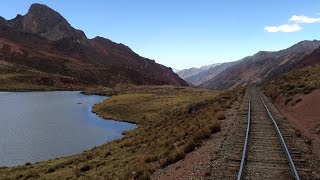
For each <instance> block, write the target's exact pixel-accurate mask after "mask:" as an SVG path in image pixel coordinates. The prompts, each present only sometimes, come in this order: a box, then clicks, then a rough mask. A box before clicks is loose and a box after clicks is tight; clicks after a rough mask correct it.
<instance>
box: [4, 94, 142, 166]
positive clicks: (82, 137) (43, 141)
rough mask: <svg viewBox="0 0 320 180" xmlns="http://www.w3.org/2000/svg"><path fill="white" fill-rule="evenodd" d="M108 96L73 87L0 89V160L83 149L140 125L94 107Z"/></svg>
mask: <svg viewBox="0 0 320 180" xmlns="http://www.w3.org/2000/svg"><path fill="white" fill-rule="evenodd" d="M104 99H106V97H104V96H95V95H90V96H88V95H84V94H81V93H80V92H75V91H53V92H0V166H14V165H19V164H25V163H26V162H31V163H32V162H37V161H43V160H48V159H52V158H56V157H61V156H68V155H73V154H77V153H81V152H82V151H84V150H87V149H90V148H93V147H94V146H99V145H102V144H104V143H106V142H108V141H112V140H115V139H118V138H121V137H122V132H123V131H124V130H131V129H134V128H136V127H137V126H136V125H134V124H130V123H125V122H117V121H112V120H105V119H103V118H100V117H99V116H97V115H96V114H94V113H92V112H91V110H92V107H93V105H94V104H96V103H98V102H101V101H103V100H104Z"/></svg>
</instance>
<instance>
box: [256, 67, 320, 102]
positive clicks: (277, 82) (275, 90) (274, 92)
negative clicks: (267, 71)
mask: <svg viewBox="0 0 320 180" xmlns="http://www.w3.org/2000/svg"><path fill="white" fill-rule="evenodd" d="M318 88H320V65H314V66H309V67H306V68H303V69H300V70H294V71H291V72H289V73H287V74H284V75H281V76H280V77H278V78H276V79H274V80H272V81H271V82H269V83H267V84H266V85H264V86H262V90H263V92H264V93H265V94H266V95H267V96H268V97H270V98H271V99H272V100H275V99H276V98H277V97H278V96H279V95H281V94H282V95H285V96H287V97H289V96H292V95H295V94H309V93H310V92H311V91H313V90H315V89H318Z"/></svg>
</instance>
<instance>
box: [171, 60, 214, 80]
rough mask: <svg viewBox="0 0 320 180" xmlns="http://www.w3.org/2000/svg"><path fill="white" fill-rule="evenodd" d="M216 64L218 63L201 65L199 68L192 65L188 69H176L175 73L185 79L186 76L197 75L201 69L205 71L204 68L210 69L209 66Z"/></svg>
mask: <svg viewBox="0 0 320 180" xmlns="http://www.w3.org/2000/svg"><path fill="white" fill-rule="evenodd" d="M217 65H219V63H216V64H211V65H206V66H201V67H200V68H196V67H192V68H189V69H183V70H180V71H177V74H178V75H179V77H181V78H182V79H186V78H188V77H191V76H194V75H197V74H199V73H201V72H202V71H206V70H208V69H210V68H211V67H215V66H217Z"/></svg>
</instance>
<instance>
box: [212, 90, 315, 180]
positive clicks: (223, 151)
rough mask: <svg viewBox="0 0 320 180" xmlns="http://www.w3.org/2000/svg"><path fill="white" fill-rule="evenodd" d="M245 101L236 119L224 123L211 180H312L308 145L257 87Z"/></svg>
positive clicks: (215, 154) (249, 91) (213, 163)
mask: <svg viewBox="0 0 320 180" xmlns="http://www.w3.org/2000/svg"><path fill="white" fill-rule="evenodd" d="M244 101H247V102H248V103H247V104H246V103H242V105H241V106H240V107H239V109H238V111H237V113H236V119H235V120H231V121H228V122H225V123H226V124H225V125H226V127H228V128H227V129H226V130H225V134H224V140H223V143H222V144H221V147H220V150H219V151H217V152H216V153H213V155H212V157H214V158H213V160H212V170H211V176H210V177H209V178H208V179H233V180H234V179H259V180H260V179H277V180H278V179H280V180H281V179H285V180H287V179H311V177H312V170H310V169H309V168H310V167H311V166H310V160H309V159H308V158H310V157H309V156H307V155H306V151H305V149H304V148H305V144H302V143H301V139H299V138H297V137H296V134H295V131H294V129H292V127H291V126H290V124H289V123H288V121H286V119H284V118H282V117H281V116H279V114H278V113H276V108H275V107H274V106H273V105H272V103H270V102H269V101H268V99H267V98H266V97H265V96H264V95H263V94H260V93H259V92H258V91H257V89H256V88H255V87H249V88H248V90H247V93H246V95H245V96H244ZM276 124H277V125H276ZM277 129H278V130H277ZM280 134H281V135H280ZM281 139H282V140H281ZM281 141H282V142H281ZM298 142H299V143H298ZM284 144H285V145H284ZM244 147H245V151H243V150H244ZM302 147H304V148H303V150H302ZM290 159H291V160H290ZM306 159H307V160H306Z"/></svg>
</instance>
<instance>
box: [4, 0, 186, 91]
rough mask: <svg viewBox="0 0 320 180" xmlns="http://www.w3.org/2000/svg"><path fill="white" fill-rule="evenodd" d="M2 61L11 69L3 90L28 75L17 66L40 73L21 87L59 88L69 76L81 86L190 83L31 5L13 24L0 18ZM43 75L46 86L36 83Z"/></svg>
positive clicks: (123, 47)
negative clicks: (62, 79)
mask: <svg viewBox="0 0 320 180" xmlns="http://www.w3.org/2000/svg"><path fill="white" fill-rule="evenodd" d="M0 60H1V61H2V62H6V63H8V64H10V67H11V68H9V69H10V70H9V69H8V68H6V72H7V75H6V76H5V75H3V77H5V78H2V79H0V85H2V86H4V85H5V84H6V85H7V84H8V83H10V82H12V83H16V82H17V81H15V80H17V79H19V77H24V76H25V74H24V73H23V72H20V73H18V74H17V73H16V71H17V70H16V69H15V67H16V68H18V67H20V68H23V69H24V70H26V71H28V72H30V71H32V72H35V71H36V72H38V73H37V74H34V75H33V76H28V77H29V78H30V79H28V81H26V80H25V78H23V79H20V80H18V82H19V83H27V82H31V83H35V82H37V83H36V84H35V85H43V86H53V87H55V86H56V84H55V83H53V81H54V79H55V78H57V77H65V78H70V79H72V80H73V83H76V84H78V85H80V86H96V85H102V86H115V85H117V84H127V83H129V84H135V85H163V84H171V85H178V86H179V85H185V86H186V85H187V83H186V82H185V81H184V80H182V79H180V78H179V77H178V76H177V75H176V74H175V73H173V72H172V70H171V68H168V67H165V66H163V65H160V64H157V63H155V61H153V60H149V59H147V58H143V57H141V56H139V55H138V54H136V53H134V52H133V51H132V50H131V49H130V48H129V47H127V46H125V45H123V44H117V43H114V42H112V41H110V40H107V39H105V38H101V37H96V38H94V39H87V38H86V36H85V34H84V33H83V32H82V31H79V30H76V29H74V28H73V27H72V26H71V25H70V24H69V23H68V22H67V21H66V20H65V19H64V18H63V17H62V16H61V15H60V14H59V13H57V12H55V11H54V10H52V9H50V8H48V7H47V6H45V5H40V4H34V5H32V6H31V8H30V9H29V11H28V13H27V14H26V15H25V16H21V15H18V16H17V17H16V18H14V19H13V20H9V21H7V20H5V19H3V18H0ZM1 68H4V67H1V66H0V70H1ZM39 73H40V74H42V75H45V77H47V79H48V80H47V81H48V82H46V81H34V80H32V79H38V78H39V77H38V74H39ZM2 74H3V73H2ZM8 74H11V75H8ZM14 75H17V76H14ZM4 82H5V83H4ZM67 85H68V83H66V84H65V86H67ZM70 86H71V87H73V84H70ZM59 87H60V86H59ZM76 87H78V86H76Z"/></svg>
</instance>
